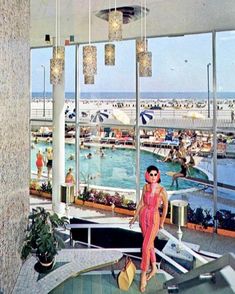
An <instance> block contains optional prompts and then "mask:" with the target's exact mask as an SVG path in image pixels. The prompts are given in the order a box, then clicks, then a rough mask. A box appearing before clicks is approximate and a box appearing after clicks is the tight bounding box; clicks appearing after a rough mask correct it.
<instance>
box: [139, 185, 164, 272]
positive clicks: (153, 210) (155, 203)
mask: <svg viewBox="0 0 235 294" xmlns="http://www.w3.org/2000/svg"><path fill="white" fill-rule="evenodd" d="M145 187H146V190H145V194H144V197H143V201H144V206H143V207H142V208H141V209H140V213H139V219H140V227H141V231H142V234H143V237H144V240H143V245H142V261H141V264H140V268H141V270H142V271H148V268H149V264H150V260H151V263H153V262H156V255H155V249H154V239H155V238H156V236H157V233H158V231H159V225H160V215H159V210H158V208H159V206H160V204H161V201H162V197H161V196H160V194H161V191H162V189H163V188H162V187H161V188H160V190H159V192H158V194H157V193H155V194H154V195H152V193H151V186H150V184H147V185H146V186H145Z"/></svg>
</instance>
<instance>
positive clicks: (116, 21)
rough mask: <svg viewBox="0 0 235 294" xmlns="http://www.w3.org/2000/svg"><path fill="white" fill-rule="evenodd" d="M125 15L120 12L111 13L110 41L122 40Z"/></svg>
mask: <svg viewBox="0 0 235 294" xmlns="http://www.w3.org/2000/svg"><path fill="white" fill-rule="evenodd" d="M122 24H123V13H122V12H121V11H118V10H113V11H110V12H109V41H120V40H122Z"/></svg>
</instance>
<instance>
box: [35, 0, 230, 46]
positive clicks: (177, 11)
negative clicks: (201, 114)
mask: <svg viewBox="0 0 235 294" xmlns="http://www.w3.org/2000/svg"><path fill="white" fill-rule="evenodd" d="M30 2H31V34H30V38H31V47H39V46H48V44H46V43H45V41H44V36H45V34H50V35H51V36H55V28H56V24H55V22H56V21H55V19H56V7H55V3H56V0H31V1H30ZM58 2H59V1H58ZM109 2H110V3H111V7H113V6H112V4H113V5H114V0H91V15H92V18H91V19H92V28H91V41H92V42H100V41H107V36H108V23H107V21H105V20H103V19H101V18H99V17H97V16H96V15H95V14H96V13H97V12H99V11H100V10H104V9H109ZM142 2H144V1H142ZM116 3H117V7H121V6H122V7H123V6H134V5H140V3H141V0H117V1H116ZM147 8H148V9H149V13H148V15H147V19H146V22H147V36H148V37H156V36H169V35H171V36H174V35H184V34H191V33H203V32H211V31H213V30H215V31H223V30H235V1H234V0H147ZM60 10H61V12H60V27H61V29H60V37H61V44H64V40H65V39H69V35H74V36H75V42H78V43H86V42H88V0H60ZM140 24H141V21H140V19H138V20H135V21H132V22H130V23H128V24H125V25H124V26H123V39H132V38H136V37H139V36H140Z"/></svg>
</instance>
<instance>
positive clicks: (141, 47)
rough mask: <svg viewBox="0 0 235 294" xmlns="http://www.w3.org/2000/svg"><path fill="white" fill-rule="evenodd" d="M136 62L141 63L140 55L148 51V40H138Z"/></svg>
mask: <svg viewBox="0 0 235 294" xmlns="http://www.w3.org/2000/svg"><path fill="white" fill-rule="evenodd" d="M135 45H136V60H137V61H139V54H140V53H142V52H145V51H148V40H147V39H145V38H138V39H136V44H135Z"/></svg>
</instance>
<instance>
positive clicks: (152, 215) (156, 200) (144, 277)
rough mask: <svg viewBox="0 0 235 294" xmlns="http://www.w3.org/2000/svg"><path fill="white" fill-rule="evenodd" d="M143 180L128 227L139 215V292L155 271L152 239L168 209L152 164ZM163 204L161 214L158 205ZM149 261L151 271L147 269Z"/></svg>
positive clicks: (162, 222)
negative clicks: (140, 192)
mask: <svg viewBox="0 0 235 294" xmlns="http://www.w3.org/2000/svg"><path fill="white" fill-rule="evenodd" d="M145 180H146V182H147V184H145V185H144V187H143V190H142V196H141V199H140V202H139V204H138V206H137V209H136V212H135V215H134V217H133V218H132V219H131V221H130V228H131V226H132V225H133V224H134V222H135V221H136V220H137V217H139V224H140V228H141V231H142V234H143V244H142V260H141V264H140V268H141V280H140V292H142V293H143V292H145V289H146V286H147V281H149V280H150V279H151V278H152V277H153V276H154V275H155V274H156V272H157V265H156V255H155V249H154V240H155V238H156V236H157V234H158V231H159V229H160V228H163V224H164V222H165V219H166V214H167V209H168V196H167V193H166V190H165V189H164V188H163V187H162V186H161V185H160V182H161V178H160V171H159V170H158V168H157V167H156V166H154V165H150V166H149V167H148V168H147V170H146V172H145ZM161 204H162V205H163V212H162V216H161V217H160V214H159V207H160V206H161ZM150 263H151V271H150V272H149V273H148V269H149V266H150Z"/></svg>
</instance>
